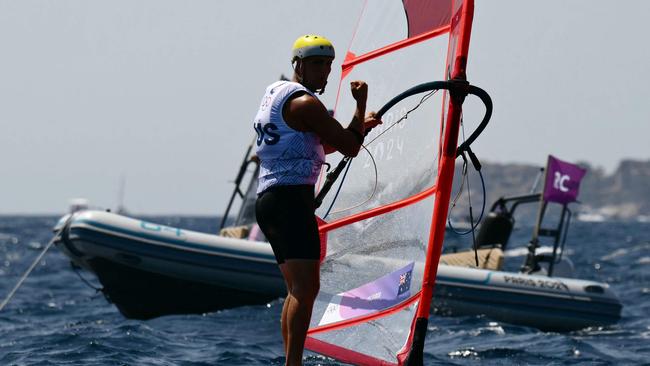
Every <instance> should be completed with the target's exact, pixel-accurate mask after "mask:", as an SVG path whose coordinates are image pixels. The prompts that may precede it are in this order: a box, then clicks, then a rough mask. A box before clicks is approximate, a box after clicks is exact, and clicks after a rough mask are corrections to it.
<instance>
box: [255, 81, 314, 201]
mask: <svg viewBox="0 0 650 366" xmlns="http://www.w3.org/2000/svg"><path fill="white" fill-rule="evenodd" d="M298 92H305V93H308V94H310V95H312V96H313V97H314V98H317V97H316V95H314V93H312V92H311V91H309V90H308V89H307V88H305V87H304V86H302V85H301V84H299V83H295V82H291V81H278V82H275V83H273V84H271V85H269V86H268V87H267V88H266V93H264V97H263V98H262V102H261V104H260V109H259V111H258V112H257V115H256V116H255V120H254V121H253V128H255V132H256V133H257V140H256V143H257V156H258V157H259V159H260V175H259V178H258V184H257V193H258V194H259V193H262V192H264V191H265V190H266V189H268V188H269V187H272V186H276V185H300V184H315V183H316V180H317V179H318V175H319V174H320V169H321V166H322V165H323V162H325V152H324V151H323V145H322V144H321V142H320V138H319V137H318V136H317V135H316V134H315V133H312V132H300V131H297V130H294V129H293V128H291V127H289V125H287V123H286V121H285V120H284V118H283V116H282V108H283V107H284V103H285V102H286V101H287V100H288V99H289V97H291V96H292V95H293V94H295V93H298Z"/></svg>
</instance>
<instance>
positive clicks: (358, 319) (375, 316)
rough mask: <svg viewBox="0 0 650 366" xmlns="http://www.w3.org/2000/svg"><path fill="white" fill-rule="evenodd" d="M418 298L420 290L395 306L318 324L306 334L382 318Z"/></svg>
mask: <svg viewBox="0 0 650 366" xmlns="http://www.w3.org/2000/svg"><path fill="white" fill-rule="evenodd" d="M419 298H420V292H419V291H418V292H417V293H416V294H415V295H413V296H411V297H410V298H409V299H408V300H406V301H404V302H402V303H400V304H397V305H395V306H393V307H391V308H387V309H384V310H382V311H378V312H376V313H372V314H368V315H364V316H359V317H356V318H352V319H346V320H341V321H339V322H336V323H332V324H327V325H323V326H319V327H314V328H311V329H309V330H308V331H307V334H318V333H323V332H328V331H332V330H337V329H341V328H345V327H349V326H352V325H357V324H361V323H366V322H368V321H371V320H374V319H379V318H383V317H386V316H388V315H391V314H394V313H396V312H398V311H400V310H402V309H404V308H406V307H408V306H410V305H411V304H413V303H414V302H416V301H417V300H419Z"/></svg>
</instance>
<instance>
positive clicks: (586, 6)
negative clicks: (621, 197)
mask: <svg viewBox="0 0 650 366" xmlns="http://www.w3.org/2000/svg"><path fill="white" fill-rule="evenodd" d="M371 1H372V0H371ZM393 1H395V0H393ZM361 4H362V2H361V1H348V0H345V1H343V0H341V1H329V2H325V1H315V0H313V1H301V2H296V1H284V0H282V1H264V2H262V1H234V0H233V1H216V0H214V1H167V0H150V1H133V0H128V1H86V0H76V1H61V0H57V1H45V0H43V1H31V0H13V1H7V0H0V172H1V173H0V214H12V213H61V212H64V211H65V210H67V205H68V200H69V199H71V198H73V197H85V198H88V199H89V200H90V201H91V204H94V205H96V206H99V207H103V208H115V206H116V204H117V201H118V187H119V182H120V177H121V176H124V177H125V180H126V187H125V188H126V191H125V205H126V206H127V208H128V209H129V210H131V211H132V212H136V213H152V214H162V213H170V214H221V213H222V211H223V209H224V207H225V204H226V202H227V199H228V198H229V195H230V193H231V189H232V184H231V183H230V182H231V181H232V180H233V178H234V177H235V174H236V171H237V168H238V166H239V163H240V159H241V157H242V155H243V153H244V151H245V148H246V146H247V145H248V143H249V142H250V141H251V139H252V136H253V130H252V127H251V123H250V121H251V119H252V117H253V116H254V114H255V112H256V109H257V106H258V103H259V99H260V97H261V94H262V92H263V90H264V87H265V86H266V85H267V84H269V83H271V82H272V81H274V80H276V79H277V78H278V77H279V76H280V74H282V73H284V74H286V75H290V74H291V68H290V63H289V54H290V47H291V44H292V42H293V40H294V39H295V38H296V37H297V36H299V35H301V34H304V33H321V34H323V35H326V36H328V37H329V38H331V39H332V40H333V42H334V43H335V45H337V46H338V48H337V49H338V50H339V54H343V51H344V50H345V48H346V47H347V45H348V43H349V41H350V37H351V34H352V30H353V27H354V24H355V22H356V20H357V17H358V13H359V11H360V9H361ZM648 15H650V1H646V0H637V1H631V0H625V1H611V0H610V1H604V0H582V1H577V0H574V1H566V0H553V1H535V2H533V1H524V0H508V1H505V0H476V10H475V16H474V27H473V31H472V40H471V44H470V55H469V64H468V78H469V80H470V81H471V82H472V83H473V84H475V85H479V86H481V87H483V88H484V89H486V90H487V91H488V92H489V93H490V94H491V96H492V98H493V100H494V104H495V111H494V116H493V122H492V125H491V126H489V128H488V129H487V130H486V131H485V133H484V135H483V136H482V137H481V138H480V139H479V141H477V142H476V144H475V148H474V151H475V152H477V153H478V155H479V157H481V158H482V159H483V160H485V161H492V162H523V163H533V164H539V165H542V164H544V162H545V159H546V156H547V154H549V153H552V154H554V155H557V156H558V157H560V158H562V159H565V160H569V161H588V162H590V163H592V164H594V165H596V166H601V167H604V168H605V169H607V170H608V171H611V170H613V169H614V168H615V167H616V166H617V164H618V162H619V161H620V160H621V159H623V158H634V159H641V160H648V159H650V147H649V144H648V142H647V140H648V136H650V98H649V94H650V93H648V91H647V89H648V83H650V47H648V41H647V36H648V35H649V34H650V25H648V21H647V17H648ZM340 62H341V59H340V58H339V59H338V60H337V64H336V66H337V67H340ZM338 75H339V73H338V72H333V73H332V76H331V77H330V82H331V83H332V84H335V83H336V81H337V80H338V78H339V76H338ZM422 81H423V82H424V81H429V80H422ZM334 90H335V88H330V90H329V92H328V93H326V95H324V98H323V100H324V101H325V103H326V104H328V105H330V106H331V105H332V104H333V102H334ZM370 92H371V93H372V86H370ZM372 107H374V106H369V108H372Z"/></svg>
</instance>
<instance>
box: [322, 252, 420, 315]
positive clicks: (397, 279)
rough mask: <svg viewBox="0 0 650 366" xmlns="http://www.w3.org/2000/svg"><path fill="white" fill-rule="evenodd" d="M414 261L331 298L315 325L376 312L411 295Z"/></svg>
mask: <svg viewBox="0 0 650 366" xmlns="http://www.w3.org/2000/svg"><path fill="white" fill-rule="evenodd" d="M413 265H414V262H411V263H409V264H408V265H406V266H405V267H403V268H400V269H398V270H397V271H394V272H392V273H389V274H387V275H385V276H383V277H380V278H378V279H376V280H374V281H372V282H370V283H366V284H365V285H363V286H360V287H357V288H355V289H352V290H350V291H346V292H343V293H340V294H338V295H335V296H333V297H332V300H331V301H330V303H329V305H328V307H327V309H326V310H325V313H324V314H323V317H322V318H321V320H320V323H319V325H325V324H330V323H334V322H337V321H341V320H346V319H351V318H356V317H358V316H362V315H367V314H371V313H376V312H378V311H381V310H384V309H387V308H389V307H391V306H393V305H397V304H399V303H400V302H402V301H404V300H406V299H408V298H409V297H410V296H411V276H412V275H413Z"/></svg>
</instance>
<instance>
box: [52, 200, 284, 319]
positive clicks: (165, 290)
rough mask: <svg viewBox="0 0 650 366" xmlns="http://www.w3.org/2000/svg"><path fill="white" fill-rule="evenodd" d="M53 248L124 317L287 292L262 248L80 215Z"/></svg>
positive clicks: (261, 299) (215, 306) (103, 215)
mask: <svg viewBox="0 0 650 366" xmlns="http://www.w3.org/2000/svg"><path fill="white" fill-rule="evenodd" d="M62 221H63V220H62ZM56 244H57V246H58V247H59V248H60V249H61V250H62V251H63V252H64V253H65V254H66V255H67V256H68V257H69V258H70V259H71V261H72V262H73V263H74V264H76V265H78V266H80V267H82V268H84V269H86V270H89V271H91V272H93V273H94V274H95V275H96V276H97V278H98V279H99V282H100V283H101V284H102V286H103V292H104V293H105V294H106V296H107V298H108V299H109V300H110V301H111V302H113V303H114V304H115V305H116V306H117V307H118V309H119V310H120V312H121V313H122V314H123V315H124V316H126V317H129V318H136V319H149V318H153V317H157V316H161V315H167V314H184V313H204V312H208V311H215V310H221V309H227V308H232V307H236V306H242V305H255V304H263V303H266V302H268V301H271V300H273V299H277V298H279V297H282V296H284V295H285V294H286V289H285V285H284V280H283V279H282V276H281V274H280V271H279V269H278V267H277V264H276V262H275V258H274V256H273V252H272V251H271V248H270V246H269V245H268V244H267V243H262V242H251V241H247V240H241V239H233V238H225V237H220V236H217V235H209V234H204V233H198V232H192V231H187V230H182V229H177V228H172V227H167V226H163V225H158V224H153V223H149V222H146V221H141V220H136V219H131V218H126V217H122V216H119V215H115V214H111V213H107V212H101V211H85V212H82V213H79V214H76V215H74V216H73V217H72V218H71V219H70V221H69V223H68V224H67V226H66V228H65V229H64V232H63V235H61V238H60V239H59V240H58V241H56Z"/></svg>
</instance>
